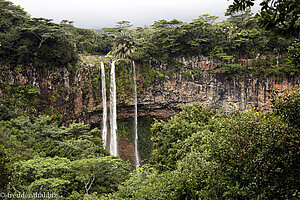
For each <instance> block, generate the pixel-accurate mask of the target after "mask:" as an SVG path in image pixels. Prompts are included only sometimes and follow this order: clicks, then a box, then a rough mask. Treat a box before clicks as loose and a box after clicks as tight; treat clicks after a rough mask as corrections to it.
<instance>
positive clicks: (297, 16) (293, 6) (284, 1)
mask: <svg viewBox="0 0 300 200" xmlns="http://www.w3.org/2000/svg"><path fill="white" fill-rule="evenodd" d="M254 1H255V0H234V2H233V4H232V5H230V6H229V8H228V12H229V13H234V12H238V11H242V10H245V9H246V8H250V7H252V6H253V5H254ZM260 6H261V10H260V12H259V13H258V17H259V23H260V24H261V25H262V26H263V27H265V28H266V29H267V30H273V31H276V32H278V33H279V34H287V35H294V36H296V37H299V32H300V4H299V0H263V1H262V2H261V3H260Z"/></svg>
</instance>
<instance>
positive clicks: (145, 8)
mask: <svg viewBox="0 0 300 200" xmlns="http://www.w3.org/2000/svg"><path fill="white" fill-rule="evenodd" d="M11 1H12V2H14V3H15V4H17V5H21V7H23V8H24V9H25V10H26V11H28V12H29V13H30V14H31V15H32V16H33V17H45V18H50V19H54V20H55V21H56V22H60V21H61V20H62V19H68V20H72V21H75V25H76V26H78V27H83V28H101V27H108V26H114V25H115V22H116V21H119V20H129V21H130V22H131V23H133V24H134V26H144V25H151V24H153V22H154V21H156V20H159V19H167V20H171V19H179V20H182V21H191V20H192V19H195V18H197V17H198V16H199V15H202V14H212V15H218V16H220V17H221V18H224V12H225V10H226V9H227V7H228V5H229V4H230V2H231V1H232V0H231V1H230V2H229V1H227V0H11Z"/></svg>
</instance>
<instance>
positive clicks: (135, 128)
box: [132, 61, 140, 166]
mask: <svg viewBox="0 0 300 200" xmlns="http://www.w3.org/2000/svg"><path fill="white" fill-rule="evenodd" d="M132 64H133V83H134V135H135V137H134V152H135V164H136V166H138V165H139V164H140V161H139V152H138V131H137V110H138V107H137V90H136V72H135V64H134V61H132Z"/></svg>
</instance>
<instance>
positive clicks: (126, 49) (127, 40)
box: [109, 30, 134, 59]
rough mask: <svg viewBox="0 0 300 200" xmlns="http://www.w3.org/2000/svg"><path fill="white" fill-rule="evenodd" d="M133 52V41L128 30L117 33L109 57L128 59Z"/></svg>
mask: <svg viewBox="0 0 300 200" xmlns="http://www.w3.org/2000/svg"><path fill="white" fill-rule="evenodd" d="M133 52H134V41H133V38H132V36H131V35H130V33H129V31H128V30H124V31H121V32H119V33H118V34H117V35H116V37H115V42H114V46H113V48H112V50H111V51H110V52H109V54H110V55H112V56H115V57H116V58H120V59H130V57H131V54H132V53H133Z"/></svg>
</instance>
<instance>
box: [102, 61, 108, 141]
mask: <svg viewBox="0 0 300 200" xmlns="http://www.w3.org/2000/svg"><path fill="white" fill-rule="evenodd" d="M101 81H102V103H103V115H102V122H103V125H102V140H103V145H104V147H106V146H107V126H106V122H107V107H106V86H105V69H104V63H103V62H101Z"/></svg>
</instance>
